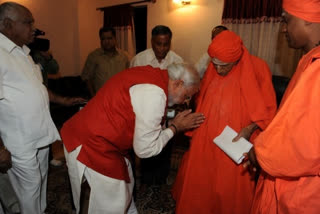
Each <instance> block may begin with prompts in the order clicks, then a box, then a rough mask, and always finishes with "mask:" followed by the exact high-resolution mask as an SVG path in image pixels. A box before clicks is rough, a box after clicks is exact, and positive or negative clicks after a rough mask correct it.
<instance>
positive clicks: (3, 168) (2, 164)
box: [0, 137, 12, 173]
mask: <svg viewBox="0 0 320 214" xmlns="http://www.w3.org/2000/svg"><path fill="white" fill-rule="evenodd" d="M11 167H12V162H11V153H10V152H9V151H8V150H7V149H6V147H5V146H4V144H3V142H2V139H1V137H0V173H6V172H7V171H8V170H9V169H10V168H11Z"/></svg>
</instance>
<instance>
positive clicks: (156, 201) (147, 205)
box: [47, 165, 175, 214]
mask: <svg viewBox="0 0 320 214" xmlns="http://www.w3.org/2000/svg"><path fill="white" fill-rule="evenodd" d="M67 174H68V173H67V167H66V165H64V166H61V167H50V171H49V178H48V206H47V213H48V214H72V206H71V203H72V201H71V193H70V185H69V180H68V175H67ZM170 176H175V173H171V175H170ZM171 179H173V178H171ZM138 183H139V181H138V180H137V194H136V206H137V209H138V212H139V213H140V214H173V213H174V207H175V203H174V200H173V199H172V197H171V194H170V189H171V185H162V186H151V187H147V188H140V185H139V184H138ZM84 203H87V200H85V202H84ZM85 206H86V205H85ZM82 213H86V212H85V211H84V212H82Z"/></svg>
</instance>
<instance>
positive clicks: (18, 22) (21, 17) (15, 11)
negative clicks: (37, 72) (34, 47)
mask: <svg viewBox="0 0 320 214" xmlns="http://www.w3.org/2000/svg"><path fill="white" fill-rule="evenodd" d="M33 23H34V19H33V16H32V14H31V12H30V11H29V10H28V9H27V8H26V7H24V6H23V5H20V4H17V3H14V2H5V3H3V4H1V5H0V32H1V33H2V34H4V35H5V36H6V37H7V38H8V39H10V40H11V41H12V42H14V43H15V44H16V45H18V46H21V47H22V46H23V45H25V44H29V43H31V42H32V41H33V39H34V27H33Z"/></svg>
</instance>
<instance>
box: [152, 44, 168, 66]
mask: <svg viewBox="0 0 320 214" xmlns="http://www.w3.org/2000/svg"><path fill="white" fill-rule="evenodd" d="M169 53H170V50H169V51H168V53H167V55H166V57H165V58H164V59H162V60H161V62H159V61H158V59H157V57H156V55H155V54H154V51H153V49H152V48H151V56H152V61H153V62H157V63H158V64H159V65H160V64H162V63H164V62H165V61H167V59H168V55H169Z"/></svg>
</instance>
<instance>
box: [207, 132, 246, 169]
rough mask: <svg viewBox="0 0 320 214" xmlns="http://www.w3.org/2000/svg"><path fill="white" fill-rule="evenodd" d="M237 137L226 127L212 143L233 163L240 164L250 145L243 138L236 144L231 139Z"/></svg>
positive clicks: (235, 133)
mask: <svg viewBox="0 0 320 214" xmlns="http://www.w3.org/2000/svg"><path fill="white" fill-rule="evenodd" d="M237 135H238V133H237V132H236V131H234V130H233V129H232V128H230V127H229V126H226V127H225V128H224V130H223V132H222V133H221V134H220V135H219V136H217V137H216V138H215V139H213V142H214V143H215V144H216V145H217V146H218V147H219V148H220V149H222V151H224V152H225V153H226V154H227V155H228V156H229V157H230V158H231V159H232V160H233V161H234V162H236V163H237V164H240V163H241V162H242V161H243V159H244V158H245V157H244V155H243V153H246V152H249V151H250V149H251V147H252V144H251V143H250V142H249V141H247V140H246V139H244V138H240V139H239V140H238V141H237V142H232V139H233V138H235V137H236V136H237Z"/></svg>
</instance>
